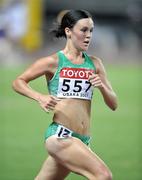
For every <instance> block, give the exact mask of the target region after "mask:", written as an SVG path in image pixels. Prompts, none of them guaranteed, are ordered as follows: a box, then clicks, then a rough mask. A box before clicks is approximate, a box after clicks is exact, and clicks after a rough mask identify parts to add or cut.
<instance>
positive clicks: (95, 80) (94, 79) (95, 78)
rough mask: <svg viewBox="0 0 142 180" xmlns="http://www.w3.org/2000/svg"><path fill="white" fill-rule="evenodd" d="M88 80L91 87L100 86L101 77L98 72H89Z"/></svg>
mask: <svg viewBox="0 0 142 180" xmlns="http://www.w3.org/2000/svg"><path fill="white" fill-rule="evenodd" d="M88 80H89V82H90V83H91V85H92V86H93V87H96V88H101V87H102V81H101V78H100V76H99V75H98V74H94V73H92V72H91V73H90V75H89V79H88Z"/></svg>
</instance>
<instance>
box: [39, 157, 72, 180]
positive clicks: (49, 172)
mask: <svg viewBox="0 0 142 180" xmlns="http://www.w3.org/2000/svg"><path fill="white" fill-rule="evenodd" d="M69 173H70V170H69V169H67V168H66V167H64V166H63V165H62V164H60V163H58V162H56V160H55V159H54V158H53V157H51V156H49V157H48V158H47V159H46V160H45V162H44V164H43V166H42V168H41V170H40V172H39V174H38V176H37V177H36V178H35V180H57V179H58V180H63V179H64V178H65V177H66V176H67V175H68V174H69Z"/></svg>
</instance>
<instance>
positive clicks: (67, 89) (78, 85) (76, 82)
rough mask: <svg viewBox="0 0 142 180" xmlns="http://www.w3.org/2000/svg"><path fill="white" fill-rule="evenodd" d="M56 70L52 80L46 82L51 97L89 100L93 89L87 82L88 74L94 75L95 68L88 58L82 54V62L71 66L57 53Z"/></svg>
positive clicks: (68, 61)
mask: <svg viewBox="0 0 142 180" xmlns="http://www.w3.org/2000/svg"><path fill="white" fill-rule="evenodd" d="M57 54H58V58H59V62H58V68H57V70H56V72H55V74H54V76H53V78H52V79H51V80H50V81H49V82H48V90H49V93H50V94H51V95H54V96H57V97H59V98H78V99H87V100H91V99H92V95H93V88H92V87H91V84H90V82H89V81H88V78H89V75H90V73H95V69H96V68H95V66H94V63H93V62H92V60H91V59H90V58H89V56H88V55H87V54H86V53H85V52H83V57H84V62H83V63H82V64H73V63H72V62H71V61H70V60H68V59H67V57H66V56H65V55H64V54H63V53H62V51H58V53H57Z"/></svg>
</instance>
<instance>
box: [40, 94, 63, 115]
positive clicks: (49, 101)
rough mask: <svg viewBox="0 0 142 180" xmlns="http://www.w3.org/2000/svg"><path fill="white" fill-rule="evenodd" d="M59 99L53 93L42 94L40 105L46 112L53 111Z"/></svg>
mask: <svg viewBox="0 0 142 180" xmlns="http://www.w3.org/2000/svg"><path fill="white" fill-rule="evenodd" d="M59 101H60V99H58V98H57V97H55V96H52V95H40V96H39V99H38V102H39V104H40V107H41V108H42V109H43V110H44V111H46V112H49V111H53V110H54V109H55V106H56V104H57V103H58V102H59Z"/></svg>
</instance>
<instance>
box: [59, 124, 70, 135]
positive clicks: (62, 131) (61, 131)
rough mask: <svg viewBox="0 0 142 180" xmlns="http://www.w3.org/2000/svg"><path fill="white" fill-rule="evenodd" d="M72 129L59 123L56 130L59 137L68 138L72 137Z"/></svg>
mask: <svg viewBox="0 0 142 180" xmlns="http://www.w3.org/2000/svg"><path fill="white" fill-rule="evenodd" d="M71 135H72V131H71V130H70V129H68V128H66V127H64V126H62V125H58V129H57V131H56V136H57V138H68V137H71Z"/></svg>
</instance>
